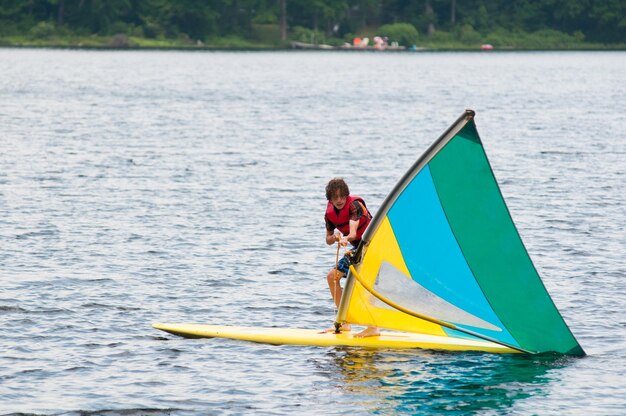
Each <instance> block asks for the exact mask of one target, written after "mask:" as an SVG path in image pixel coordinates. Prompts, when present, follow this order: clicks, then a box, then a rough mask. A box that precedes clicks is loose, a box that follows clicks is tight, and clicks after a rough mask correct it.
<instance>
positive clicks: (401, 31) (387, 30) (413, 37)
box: [376, 23, 419, 46]
mask: <svg viewBox="0 0 626 416" xmlns="http://www.w3.org/2000/svg"><path fill="white" fill-rule="evenodd" d="M376 33H377V34H378V35H379V36H387V37H388V38H389V42H390V43H391V42H398V43H399V44H400V45H403V46H413V45H416V44H417V42H418V40H419V34H418V33H417V29H415V26H413V25H412V24H410V23H394V24H390V25H383V26H381V27H379V28H378V30H377V31H376Z"/></svg>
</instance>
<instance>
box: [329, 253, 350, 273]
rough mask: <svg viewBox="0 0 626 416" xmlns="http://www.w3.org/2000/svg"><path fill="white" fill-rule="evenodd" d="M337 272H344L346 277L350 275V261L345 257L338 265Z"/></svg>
mask: <svg viewBox="0 0 626 416" xmlns="http://www.w3.org/2000/svg"><path fill="white" fill-rule="evenodd" d="M333 269H334V267H333ZM337 270H339V271H340V272H342V273H343V274H344V277H345V275H347V274H348V270H350V263H348V259H346V257H345V256H344V257H342V258H340V259H339V263H338V264H337Z"/></svg>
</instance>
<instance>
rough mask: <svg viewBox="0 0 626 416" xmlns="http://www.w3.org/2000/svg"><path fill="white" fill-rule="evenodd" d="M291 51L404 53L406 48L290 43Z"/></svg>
mask: <svg viewBox="0 0 626 416" xmlns="http://www.w3.org/2000/svg"><path fill="white" fill-rule="evenodd" d="M291 47H292V49H319V50H344V51H345V50H350V51H404V50H406V47H404V46H395V45H393V46H392V45H389V46H386V47H384V48H381V47H376V46H353V45H351V44H349V43H346V44H344V45H341V46H332V45H326V44H320V43H305V42H291Z"/></svg>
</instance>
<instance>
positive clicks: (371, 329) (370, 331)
mask: <svg viewBox="0 0 626 416" xmlns="http://www.w3.org/2000/svg"><path fill="white" fill-rule="evenodd" d="M378 335H380V330H379V329H378V328H376V327H375V326H368V327H367V328H365V329H364V330H363V331H361V332H359V333H358V334H354V337H355V338H365V337H376V336H378Z"/></svg>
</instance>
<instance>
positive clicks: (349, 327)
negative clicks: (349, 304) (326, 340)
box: [320, 324, 352, 334]
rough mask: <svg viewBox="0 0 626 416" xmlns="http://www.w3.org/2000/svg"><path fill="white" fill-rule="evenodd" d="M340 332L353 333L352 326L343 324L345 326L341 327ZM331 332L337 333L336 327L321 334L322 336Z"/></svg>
mask: <svg viewBox="0 0 626 416" xmlns="http://www.w3.org/2000/svg"><path fill="white" fill-rule="evenodd" d="M339 330H340V331H341V332H348V331H352V325H350V324H343V325H341V327H339ZM329 332H335V327H332V328H328V329H325V330H323V331H322V332H320V334H327V333H329Z"/></svg>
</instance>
